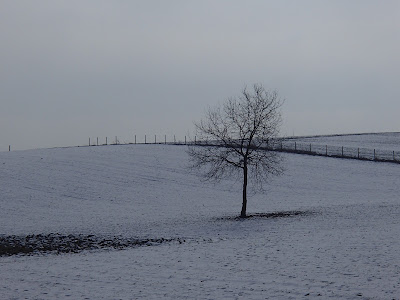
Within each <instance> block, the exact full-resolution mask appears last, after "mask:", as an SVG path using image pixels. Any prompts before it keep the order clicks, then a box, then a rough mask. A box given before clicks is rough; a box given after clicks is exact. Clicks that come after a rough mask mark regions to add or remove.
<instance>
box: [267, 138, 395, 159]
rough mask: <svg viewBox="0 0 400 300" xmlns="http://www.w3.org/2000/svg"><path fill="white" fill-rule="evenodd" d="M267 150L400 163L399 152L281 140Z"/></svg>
mask: <svg viewBox="0 0 400 300" xmlns="http://www.w3.org/2000/svg"><path fill="white" fill-rule="evenodd" d="M267 148H269V150H274V151H282V152H291V153H299V154H308V155H316V156H328V157H337V158H348V159H359V160H370V161H381V162H394V163H400V151H390V150H381V149H368V148H355V147H344V146H332V145H329V146H328V145H320V144H312V143H311V144H307V143H298V142H293V141H285V140H281V141H280V142H278V143H275V144H274V145H273V146H271V147H267Z"/></svg>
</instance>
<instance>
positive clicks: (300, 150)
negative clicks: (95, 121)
mask: <svg viewBox="0 0 400 300" xmlns="http://www.w3.org/2000/svg"><path fill="white" fill-rule="evenodd" d="M94 140H95V143H91V139H90V138H89V146H99V145H127V144H169V145H190V144H192V145H193V144H194V145H199V146H220V145H218V143H216V142H208V141H202V140H198V139H197V138H196V137H194V139H188V138H187V137H186V136H185V137H184V139H177V136H176V135H173V137H172V136H171V137H170V138H169V139H167V135H164V136H161V138H160V136H157V135H154V136H153V138H152V136H147V135H143V136H141V139H139V138H138V136H137V135H135V136H134V141H133V142H120V140H119V139H118V137H117V136H116V137H115V140H114V141H112V142H111V143H110V144H108V143H107V142H108V138H107V137H106V138H105V141H106V143H105V144H101V143H100V144H99V138H98V137H97V138H96V139H94ZM92 141H93V140H92ZM263 149H264V150H266V151H278V152H286V153H296V154H305V155H313V156H325V157H335V158H347V159H358V160H368V161H378V162H392V163H399V164H400V151H391V150H382V149H371V148H365V147H358V148H356V147H347V146H332V145H323V144H314V143H304V142H297V141H293V139H284V138H282V139H276V140H274V141H272V142H271V143H269V144H266V145H265V146H264V147H263Z"/></svg>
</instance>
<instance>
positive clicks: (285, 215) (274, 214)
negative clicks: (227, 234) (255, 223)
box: [221, 211, 315, 221]
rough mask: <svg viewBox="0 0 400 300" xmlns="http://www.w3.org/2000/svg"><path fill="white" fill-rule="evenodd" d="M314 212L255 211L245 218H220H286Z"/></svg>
mask: <svg viewBox="0 0 400 300" xmlns="http://www.w3.org/2000/svg"><path fill="white" fill-rule="evenodd" d="M313 214H315V212H313V211H279V212H272V213H255V214H248V215H247V216H246V217H245V218H242V217H240V216H235V217H223V218H221V219H222V220H238V221H240V220H246V219H253V218H266V219H272V218H288V217H295V216H310V215H313Z"/></svg>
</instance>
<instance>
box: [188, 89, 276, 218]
mask: <svg viewBox="0 0 400 300" xmlns="http://www.w3.org/2000/svg"><path fill="white" fill-rule="evenodd" d="M282 103H283V101H282V100H281V99H280V98H279V97H278V93H277V92H276V91H267V90H265V88H264V87H263V86H262V85H261V84H255V85H254V86H253V88H252V89H251V90H250V91H249V90H248V89H247V88H244V89H243V90H242V92H241V94H240V96H238V97H235V98H229V99H228V100H227V101H226V102H225V103H224V104H223V105H222V106H218V107H216V108H209V109H208V111H207V112H206V116H205V118H204V119H203V120H201V121H200V122H199V123H195V126H196V135H197V136H198V137H199V140H200V141H202V142H201V143H198V144H197V145H191V146H189V148H188V154H189V157H190V161H191V167H192V168H193V169H195V170H198V171H199V172H200V173H201V174H202V175H203V176H204V178H205V179H206V180H214V181H220V180H221V179H223V178H228V177H232V176H233V175H236V176H237V177H236V178H239V179H242V180H243V203H242V211H241V214H240V216H241V217H243V218H244V217H246V209H247V183H248V180H249V179H250V182H251V183H252V185H253V186H254V188H255V190H262V189H263V183H265V182H266V180H267V179H268V178H269V176H270V175H279V174H281V173H282V172H283V170H282V168H281V164H280V162H281V157H280V156H279V154H278V153H277V152H274V151H268V149H270V147H271V146H272V144H273V143H275V142H276V141H277V139H276V138H277V136H278V133H279V128H280V124H281V121H282V117H281V112H280V108H281V106H282Z"/></svg>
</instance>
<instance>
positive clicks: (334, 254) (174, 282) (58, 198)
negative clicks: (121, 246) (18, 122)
mask: <svg viewBox="0 0 400 300" xmlns="http://www.w3.org/2000/svg"><path fill="white" fill-rule="evenodd" d="M282 155H284V158H285V168H286V172H285V174H284V175H283V176H281V177H279V178H274V179H273V180H271V182H270V184H269V187H268V189H267V191H266V192H264V193H260V194H256V195H250V197H249V203H248V210H249V212H250V213H275V212H287V211H300V212H304V214H300V215H295V216H291V217H282V218H279V217H278V218H252V219H247V220H241V221H238V220H235V219H233V218H232V217H234V216H237V215H238V214H239V212H240V206H241V194H240V184H237V183H235V182H234V181H225V182H223V183H221V184H218V185H213V184H206V183H202V182H201V181H200V180H199V178H198V177H197V176H196V175H195V174H191V173H190V172H189V171H188V170H187V169H186V166H187V154H186V153H185V147H184V146H172V145H120V146H101V147H80V148H78V147H76V148H60V149H40V150H29V151H16V152H2V153H0V168H1V169H0V206H1V210H0V235H2V236H9V235H20V236H21V235H27V234H49V233H60V234H65V235H68V234H86V235H95V236H102V237H115V236H121V237H124V238H139V239H143V238H155V239H161V238H162V239H174V238H179V239H182V240H185V242H183V243H166V244H161V245H158V246H148V247H138V248H126V249H125V250H118V251H117V250H113V251H109V250H98V251H83V252H80V253H78V254H62V255H56V254H41V255H33V256H23V255H22V256H9V257H7V256H3V257H0V268H1V270H2V272H0V296H1V297H0V298H1V299H15V298H17V299H18V298H28V299H55V298H57V299H65V298H72V299H85V298H86V299H139V298H143V299H159V298H169V299H187V298H196V299H223V298H226V299H235V298H238V299H264V298H274V299H276V298H280V299H298V298H303V297H304V298H321V296H322V297H323V298H328V297H332V298H334V299H354V298H360V299H371V298H372V299H374V298H376V299H392V298H399V297H400V280H399V278H400V263H399V262H400V251H398V249H400V241H399V240H398V238H397V237H398V236H399V234H400V218H399V215H400V200H399V183H400V179H399V178H400V167H399V166H398V165H396V164H388V163H377V162H364V161H349V160H341V159H334V158H324V157H311V156H301V155H293V154H282Z"/></svg>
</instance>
